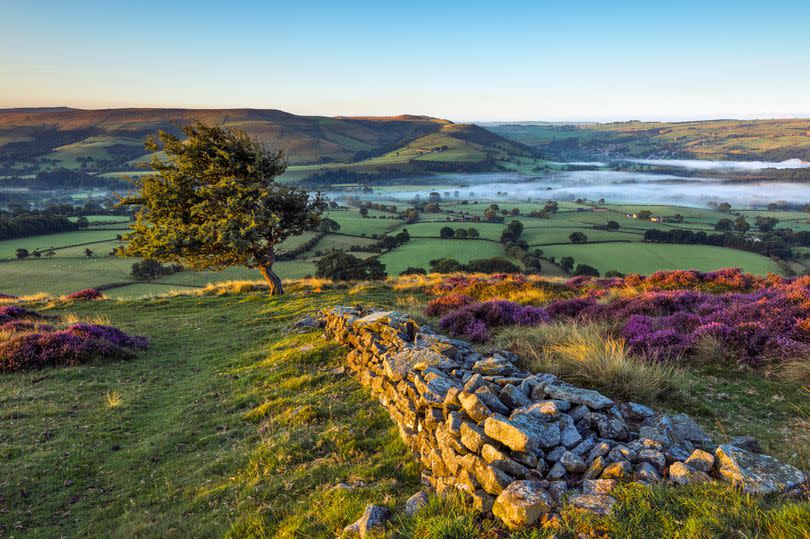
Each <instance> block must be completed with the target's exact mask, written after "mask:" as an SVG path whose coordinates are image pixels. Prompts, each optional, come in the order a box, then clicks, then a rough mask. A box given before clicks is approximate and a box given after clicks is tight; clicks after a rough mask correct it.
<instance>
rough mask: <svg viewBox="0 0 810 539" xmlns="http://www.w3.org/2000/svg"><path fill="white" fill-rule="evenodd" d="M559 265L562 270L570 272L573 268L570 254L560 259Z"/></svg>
mask: <svg viewBox="0 0 810 539" xmlns="http://www.w3.org/2000/svg"><path fill="white" fill-rule="evenodd" d="M560 267H561V268H562V269H563V271H567V272H568V273H571V271H573V269H574V257H572V256H564V257H562V258H561V259H560Z"/></svg>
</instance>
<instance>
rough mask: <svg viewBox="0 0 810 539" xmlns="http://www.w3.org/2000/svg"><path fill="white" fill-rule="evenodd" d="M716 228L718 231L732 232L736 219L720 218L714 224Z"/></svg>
mask: <svg viewBox="0 0 810 539" xmlns="http://www.w3.org/2000/svg"><path fill="white" fill-rule="evenodd" d="M714 229H715V230H717V231H718V232H730V231H732V230H734V221H732V220H731V219H720V220H719V221H717V223H716V224H715V225H714Z"/></svg>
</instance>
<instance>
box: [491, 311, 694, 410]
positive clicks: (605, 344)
mask: <svg viewBox="0 0 810 539" xmlns="http://www.w3.org/2000/svg"><path fill="white" fill-rule="evenodd" d="M496 342H497V344H498V345H499V346H502V347H504V348H508V349H509V350H511V351H513V352H515V353H516V354H517V355H518V356H519V357H520V358H521V362H522V366H523V367H525V368H527V369H529V370H532V371H535V372H551V373H553V374H555V375H557V376H559V377H560V378H562V379H564V380H565V381H567V382H569V383H572V384H579V385H585V386H588V387H592V388H594V389H598V390H600V391H604V392H605V393H607V394H609V395H611V396H613V397H615V398H618V399H624V400H639V401H642V402H654V401H656V400H659V399H662V398H664V397H666V398H667V399H673V398H676V397H677V396H678V395H679V394H680V393H681V392H682V391H683V390H684V387H685V382H684V378H683V374H682V372H681V371H680V370H678V369H676V368H675V367H673V366H671V365H668V364H665V363H660V362H652V361H644V360H643V359H641V358H638V357H635V356H633V355H631V354H630V353H629V352H628V350H627V346H626V345H625V343H624V341H623V340H621V339H617V338H615V337H612V336H611V335H610V334H609V332H608V331H607V330H606V328H605V327H604V326H602V325H599V324H581V323H575V322H556V323H552V324H543V325H540V326H537V327H532V328H523V327H521V328H507V329H505V330H504V331H503V332H501V333H500V334H499V335H498V337H497V341H496Z"/></svg>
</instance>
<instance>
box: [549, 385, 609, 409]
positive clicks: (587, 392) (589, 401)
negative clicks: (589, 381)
mask: <svg viewBox="0 0 810 539" xmlns="http://www.w3.org/2000/svg"><path fill="white" fill-rule="evenodd" d="M545 392H546V395H548V396H549V397H551V398H553V399H560V400H566V401H568V402H573V403H575V404H584V405H585V406H587V407H588V408H590V409H591V410H600V409H602V408H610V407H611V406H613V401H612V400H610V399H609V398H607V397H605V396H604V395H602V394H601V393H599V392H598V391H593V390H592V389H582V388H579V387H574V386H563V385H556V384H553V385H548V386H546V389H545Z"/></svg>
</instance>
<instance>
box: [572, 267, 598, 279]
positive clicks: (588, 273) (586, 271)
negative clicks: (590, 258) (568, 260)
mask: <svg viewBox="0 0 810 539" xmlns="http://www.w3.org/2000/svg"><path fill="white" fill-rule="evenodd" d="M574 275H579V276H584V277H599V270H597V269H596V268H594V267H593V266H589V265H587V264H577V269H575V270H574Z"/></svg>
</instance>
